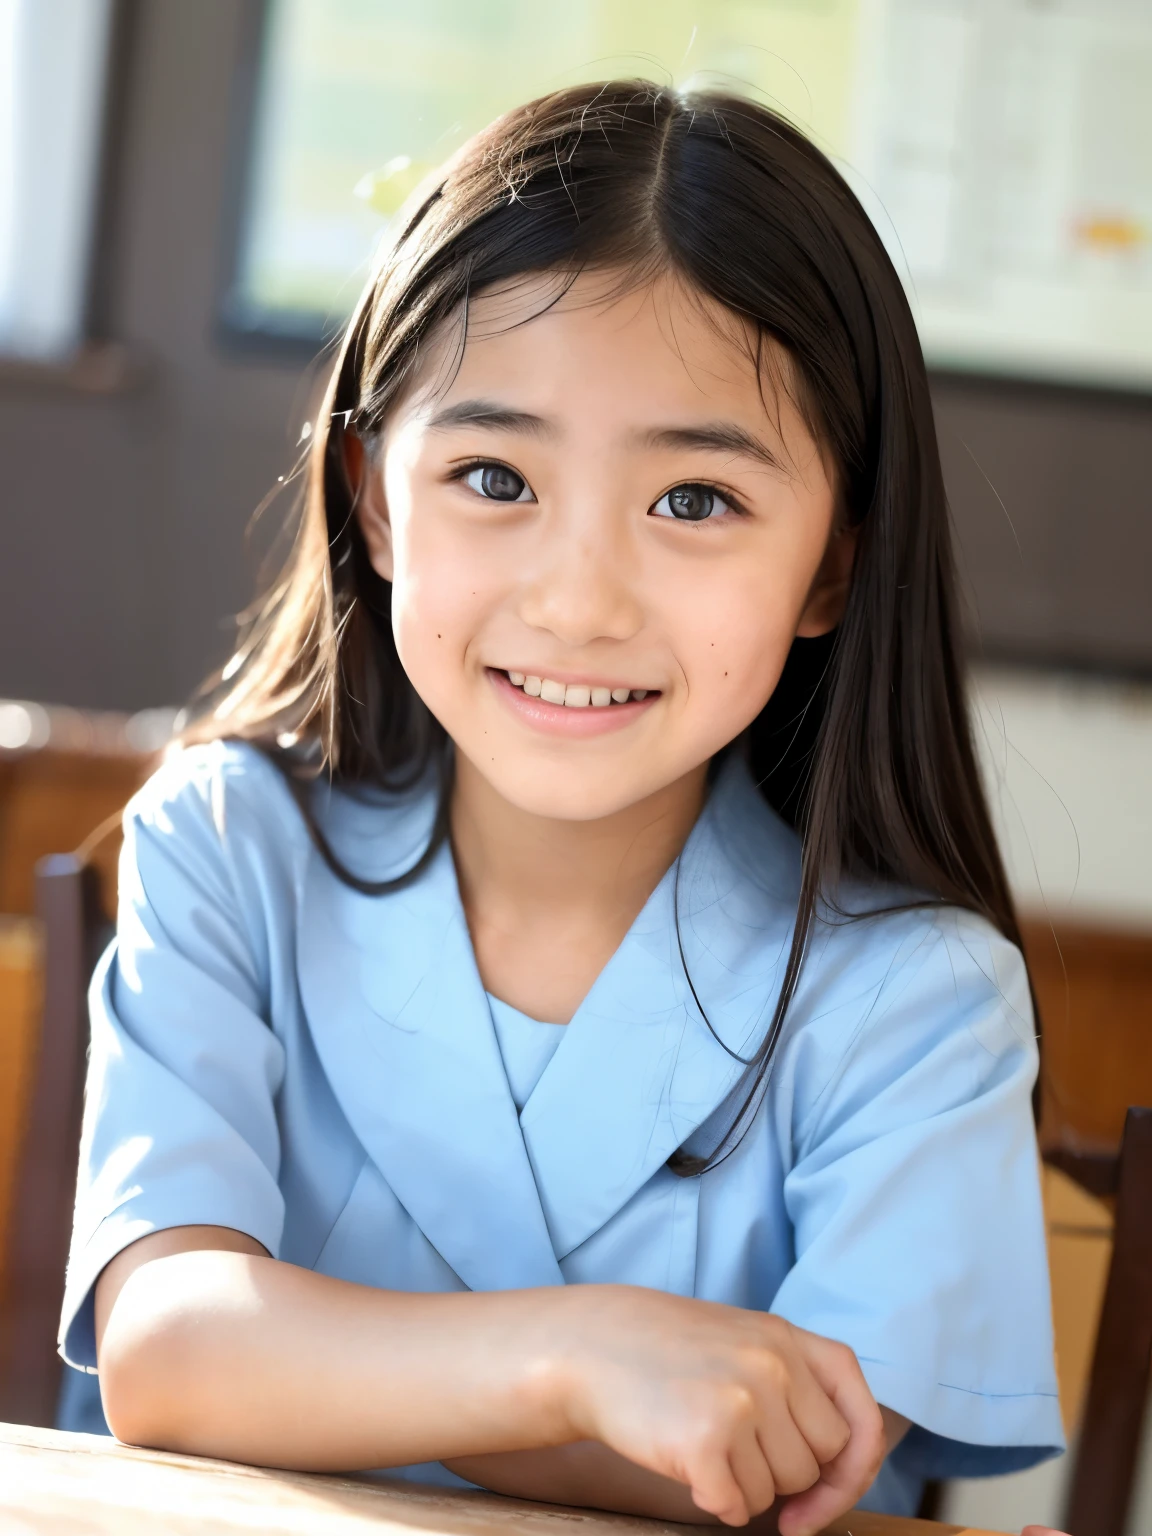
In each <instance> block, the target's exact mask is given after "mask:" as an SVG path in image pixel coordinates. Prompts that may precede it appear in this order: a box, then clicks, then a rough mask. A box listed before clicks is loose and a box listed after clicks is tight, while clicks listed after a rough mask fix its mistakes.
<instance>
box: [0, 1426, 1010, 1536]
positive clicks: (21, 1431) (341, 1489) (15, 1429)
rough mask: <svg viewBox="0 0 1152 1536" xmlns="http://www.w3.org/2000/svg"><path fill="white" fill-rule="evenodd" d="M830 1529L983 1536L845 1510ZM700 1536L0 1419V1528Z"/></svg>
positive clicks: (43, 1535) (838, 1535) (167, 1533)
mask: <svg viewBox="0 0 1152 1536" xmlns="http://www.w3.org/2000/svg"><path fill="white" fill-rule="evenodd" d="M829 1529H830V1531H831V1532H832V1533H833V1536H983V1533H974V1532H968V1531H966V1530H965V1529H964V1528H963V1527H961V1526H958V1525H934V1524H931V1523H929V1522H928V1521H925V1520H896V1519H889V1518H888V1517H886V1516H882V1515H865V1514H859V1513H857V1514H852V1515H849V1516H847V1517H845V1519H843V1520H840V1521H838V1522H837V1523H836V1524H835V1525H834V1526H832V1527H830V1528H829ZM241 1531H247V1532H253V1531H258V1532H261V1533H264V1536H361V1533H364V1532H368V1531H375V1532H376V1533H377V1536H381V1533H383V1532H388V1533H389V1536H410V1533H411V1536H416V1533H419V1532H424V1531H427V1532H431V1533H433V1536H497V1533H501V1532H508V1533H511V1536H686V1533H689V1532H691V1533H693V1536H700V1528H699V1527H698V1526H684V1525H669V1524H665V1523H663V1522H661V1521H656V1520H640V1519H637V1518H635V1517H633V1516H631V1515H605V1514H598V1513H596V1512H595V1511H593V1510H587V1509H565V1508H561V1507H560V1506H559V1505H553V1504H529V1503H526V1502H524V1501H522V1500H520V1499H503V1498H499V1497H497V1495H495V1494H490V1493H455V1492H448V1491H446V1490H444V1489H439V1488H421V1487H417V1486H416V1485H414V1484H412V1483H403V1482H400V1481H396V1482H392V1483H389V1484H381V1483H379V1482H372V1483H369V1482H366V1481H360V1480H358V1479H356V1478H347V1477H318V1476H315V1475H313V1474H311V1473H307V1472H273V1471H269V1470H268V1469H267V1468H264V1467H242V1466H238V1465H236V1464H235V1463H233V1462H229V1461H203V1460H201V1459H200V1458H199V1457H197V1456H174V1455H168V1454H167V1453H166V1452H162V1451H137V1450H132V1449H131V1448H130V1447H128V1446H124V1445H117V1444H116V1442H115V1441H112V1440H108V1439H107V1438H105V1437H104V1436H102V1435H68V1434H63V1433H61V1432H60V1431H59V1430H50V1429H28V1428H25V1427H24V1426H22V1425H19V1424H0V1532H2V1533H3V1536H65V1533H67V1536H144V1533H145V1532H147V1533H148V1536H208V1533H217V1536H225V1533H228V1532H241Z"/></svg>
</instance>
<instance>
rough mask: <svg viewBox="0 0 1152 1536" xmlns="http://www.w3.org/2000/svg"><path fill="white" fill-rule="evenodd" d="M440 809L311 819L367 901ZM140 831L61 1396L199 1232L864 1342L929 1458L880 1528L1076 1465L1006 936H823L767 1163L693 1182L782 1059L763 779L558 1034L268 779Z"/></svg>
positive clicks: (761, 1155)
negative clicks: (98, 1310) (121, 1256)
mask: <svg viewBox="0 0 1152 1536" xmlns="http://www.w3.org/2000/svg"><path fill="white" fill-rule="evenodd" d="M433 798H434V797H433V795H432V793H431V791H430V790H429V791H418V792H413V793H412V794H411V795H409V796H406V797H403V798H397V797H387V796H384V795H381V794H376V793H359V794H356V795H353V794H349V793H345V792H342V791H340V790H336V789H332V788H330V787H328V786H322V787H318V788H317V789H316V791H315V803H316V813H317V817H318V820H319V822H320V825H321V827H322V828H323V830H324V832H325V834H326V836H327V837H328V839H329V840H330V842H331V845H332V847H333V849H334V850H335V852H336V853H337V855H338V856H339V857H340V858H341V859H342V860H343V861H345V863H346V864H347V865H348V866H349V867H351V868H352V869H353V870H355V871H356V873H357V874H358V875H361V876H363V877H365V878H367V879H373V880H380V879H386V878H390V877H393V876H395V875H397V874H399V873H400V872H401V871H402V870H404V869H407V868H408V867H410V866H411V864H412V863H413V862H414V860H415V858H416V857H417V856H418V854H419V853H420V851H421V849H422V848H423V847H424V845H425V842H426V840H427V836H428V831H429V828H430V826H431V821H432V815H433V809H434V804H433ZM126 829H127V834H126V841H125V845H124V853H123V859H122V864H121V906H120V918H119V928H118V936H117V939H116V942H115V944H114V945H113V947H112V948H111V950H110V951H109V953H108V954H107V955H106V956H105V958H104V960H103V961H102V963H101V965H100V967H99V969H98V971H97V974H96V976H95V979H94V981H93V986H92V995H91V1005H92V1055H91V1063H90V1068H89V1079H88V1094H87V1105H86V1114H85V1123H84V1134H83V1142H82V1147H81V1163H80V1179H79V1189H78V1195H77V1205H76V1221H75V1231H74V1237H73V1244H72V1253H71V1259H70V1263H69V1269H68V1286H67V1295H66V1299H65V1304H64V1316H63V1321H62V1326H61V1351H62V1353H63V1355H64V1357H65V1359H66V1360H68V1361H69V1362H70V1363H72V1364H74V1365H77V1366H80V1367H83V1368H87V1369H92V1368H93V1367H94V1365H95V1352H94V1338H93V1305H92V1290H93V1286H94V1284H95V1281H96V1279H97V1277H98V1275H99V1273H100V1271H101V1270H102V1269H103V1267H104V1266H105V1265H106V1264H107V1263H108V1262H109V1260H110V1259H111V1258H113V1257H114V1255H115V1254H117V1253H118V1252H119V1251H120V1250H121V1249H122V1248H124V1247H125V1246H126V1245H127V1244H129V1243H131V1242H133V1241H134V1240H135V1239H137V1238H139V1237H142V1236H143V1235H144V1234H146V1233H148V1232H153V1231H156V1230H159V1229H162V1228H166V1227H173V1226H181V1225H187V1224H198V1223H209V1224H212V1225H217V1226H224V1227H232V1228H235V1229H237V1230H238V1231H241V1232H246V1233H248V1234H249V1235H250V1236H251V1237H253V1238H255V1239H256V1240H257V1241H258V1242H260V1243H262V1244H263V1245H264V1247H265V1248H267V1249H268V1251H269V1252H270V1253H271V1254H273V1255H274V1256H276V1257H278V1258H281V1259H285V1260H287V1261H289V1262H290V1263H293V1264H299V1265H304V1266H306V1267H308V1268H311V1269H315V1270H317V1271H319V1272H321V1273H324V1274H329V1275H334V1276H339V1277H340V1278H342V1279H345V1280H350V1281H356V1282H359V1283H360V1284H363V1285H374V1286H380V1287H385V1288H389V1289H397V1290H407V1291H422V1292H433V1291H460V1290H465V1289H472V1290H492V1289H505V1288H512V1287H523V1286H542V1285H564V1284H574V1283H594V1282H605V1281H619V1282H627V1283H630V1284H634V1285H641V1286H650V1287H655V1288H658V1289H661V1290H667V1291H672V1292H676V1293H677V1294H680V1295H683V1296H698V1297H703V1298H707V1299H709V1300H712V1301H719V1302H728V1303H731V1304H733V1305H736V1306H741V1307H751V1308H758V1309H761V1310H768V1311H772V1312H775V1313H778V1314H780V1315H781V1316H783V1317H786V1318H788V1319H790V1320H791V1321H792V1322H793V1323H796V1324H798V1325H799V1326H801V1327H804V1328H807V1329H811V1330H813V1331H814V1332H816V1333H820V1334H824V1335H826V1336H828V1337H831V1338H835V1339H840V1340H843V1341H845V1342H846V1343H848V1344H849V1345H851V1346H852V1348H853V1349H854V1350H855V1351H856V1354H857V1355H858V1357H859V1359H860V1363H861V1366H862V1368H863V1370H864V1373H865V1375H866V1377H867V1378H868V1381H869V1384H870V1386H871V1388H872V1391H873V1392H874V1394H875V1396H876V1398H877V1400H878V1401H880V1402H881V1403H884V1404H886V1405H887V1406H889V1407H891V1408H893V1409H895V1410H897V1411H898V1412H900V1413H903V1414H905V1415H907V1416H908V1417H909V1418H910V1419H911V1420H912V1423H913V1428H912V1429H911V1431H910V1432H909V1434H908V1436H907V1437H906V1439H905V1440H904V1441H903V1442H902V1444H901V1445H900V1446H899V1447H898V1448H897V1450H896V1452H895V1453H894V1454H893V1455H892V1456H891V1457H890V1458H889V1460H888V1462H887V1463H886V1465H885V1468H884V1470H883V1471H882V1472H881V1475H880V1477H879V1479H878V1480H877V1483H876V1484H875V1485H874V1487H873V1489H872V1490H871V1492H870V1494H869V1495H868V1497H867V1499H866V1500H865V1503H866V1505H867V1506H868V1507H873V1508H880V1509H886V1510H888V1511H890V1512H907V1511H908V1510H909V1508H910V1507H911V1506H912V1505H913V1504H914V1502H915V1498H916V1490H917V1488H918V1486H919V1484H920V1482H921V1481H922V1480H923V1478H925V1477H949V1476H961V1475H965V1476H967V1475H980V1474H990V1473H999V1472H1007V1471H1011V1470H1014V1469H1017V1468H1021V1467H1025V1466H1028V1465H1030V1464H1032V1463H1034V1462H1036V1461H1039V1460H1041V1459H1043V1458H1045V1457H1047V1456H1051V1455H1053V1454H1055V1453H1056V1452H1057V1451H1059V1450H1060V1449H1061V1448H1062V1445H1063V1439H1062V1433H1061V1427H1060V1416H1059V1412H1058V1405H1057V1396H1056V1382H1055V1376H1054V1369H1053V1352H1052V1338H1051V1325H1050V1318H1049V1304H1048V1276H1047V1268H1046V1263H1045V1246H1044V1226H1043V1218H1042V1212H1041V1203H1040V1192H1039V1179H1038V1167H1037V1158H1036V1148H1035V1141H1034V1135H1033V1128H1032V1117H1031V1109H1030V1092H1031V1088H1032V1084H1033V1081H1034V1078H1035V1075H1036V1068H1037V1052H1036V1043H1035V1038H1034V1030H1033V1022H1032V1014H1031V1008H1030V1003H1029V994H1028V988H1027V982H1026V977H1025V972H1024V967H1023V964H1022V961H1021V958H1020V955H1019V953H1018V952H1017V950H1016V949H1015V948H1013V947H1012V946H1011V945H1010V944H1008V943H1007V942H1006V941H1005V940H1004V939H1003V938H1001V937H1000V936H999V935H998V934H997V933H996V932H995V931H994V930H993V929H992V928H991V927H990V926H989V925H988V924H987V923H986V922H984V921H982V920H980V919H978V918H975V917H973V916H971V915H969V914H965V913H962V912H959V911H956V910H954V909H943V910H941V909H938V908H937V909H931V908H924V907H921V908H918V909H916V910H913V911H904V912H899V913H889V914H887V915H872V916H863V917H859V918H857V919H854V920H852V921H843V920H836V921H830V920H822V921H821V922H820V923H819V924H818V925H817V929H816V931H815V933H814V935H813V940H812V944H811V947H810V952H809V956H808V959H807V961H806V963H805V967H804V971H803V973H802V979H801V983H800V986H799V988H798V991H797V994H796V997H795V1000H794V1001H793V1003H792V1005H791V1007H790V1009H789V1012H788V1016H787V1020H786V1024H785V1028H784V1031H783V1034H782V1036H781V1039H780V1041H779V1043H778V1045H777V1048H776V1053H775V1057H774V1061H773V1066H772V1070H771V1075H770V1078H769V1081H768V1085H767V1090H766V1093H765V1095H764V1098H763V1101H762V1103H761V1104H760V1107H759V1109H758V1110H757V1112H756V1114H755V1118H754V1120H753V1121H752V1123H751V1126H750V1128H749V1129H748V1131H747V1132H746V1134H745V1135H744V1136H743V1139H742V1140H741V1141H740V1142H739V1145H738V1146H737V1148H736V1150H735V1151H734V1152H733V1153H732V1154H731V1155H730V1156H729V1157H727V1158H726V1159H725V1160H724V1161H723V1162H721V1163H719V1164H718V1165H717V1166H716V1167H714V1168H712V1169H710V1170H709V1171H708V1172H706V1173H704V1174H703V1175H702V1176H699V1177H696V1178H688V1179H684V1178H680V1177H678V1176H677V1175H676V1174H674V1173H673V1172H672V1171H671V1170H670V1169H669V1168H668V1167H667V1166H666V1165H667V1161H668V1158H669V1157H670V1156H671V1154H672V1153H674V1152H675V1151H676V1149H677V1148H679V1147H681V1146H684V1145H687V1146H688V1147H689V1149H691V1150H695V1149H697V1148H707V1147H709V1146H710V1145H712V1144H713V1143H714V1141H715V1138H716V1135H717V1134H718V1130H719V1129H720V1128H722V1127H723V1125H724V1124H725V1123H727V1122H726V1120H725V1116H726V1115H727V1114H730V1112H731V1108H732V1103H731V1099H730V1095H731V1094H732V1092H733V1089H734V1086H735V1085H736V1083H737V1081H738V1079H739V1076H740V1073H741V1070H742V1069H741V1066H740V1063H739V1062H738V1061H736V1060H735V1059H734V1056H733V1055H732V1054H731V1053H732V1052H735V1053H738V1054H741V1055H747V1054H749V1052H750V1051H752V1050H753V1049H754V1048H755V1045H756V1043H757V1041H758V1040H759V1039H760V1038H762V1036H763V1033H764V1031H765V1029H766V1028H767V1025H768V1022H769V1020H770V1018H771V1015H772V1007H773V1003H774V999H775V995H776V992H777V990H778V988H779V985H780V982H781V978H782V976H783V971H784V965H785V961H786V957H787V953H788V946H789V942H790V939H791V933H792V927H793V923H794V920H795V913H796V901H797V893H798V885H799V872H800V850H799V843H798V839H797V837H796V835H795V834H794V832H793V831H792V830H791V829H790V828H789V827H787V826H786V825H785V824H784V823H783V822H782V821H781V820H780V819H779V818H778V817H777V816H776V815H775V814H774V813H773V812H772V811H771V809H770V808H769V807H768V806H767V805H766V804H765V802H764V801H763V799H762V798H761V796H760V795H759V793H758V792H757V790H756V789H755V786H754V785H753V784H752V782H751V780H750V778H749V776H748V772H747V769H746V768H745V766H744V764H743V762H742V761H741V759H740V758H739V756H737V755H736V754H732V755H730V756H729V759H728V760H727V762H726V763H725V764H724V766H723V767H722V769H721V770H720V772H719V774H718V775H717V778H716V782H715V783H714V785H713V787H712V790H711V792H710V795H709V798H708V801H707V804H706V806H705V808H704V810H703V812H702V813H701V816H700V818H699V820H698V822H697V824H696V826H695V828H694V829H693V831H692V833H691V836H690V837H689V839H688V842H687V844H686V846H685V848H684V851H683V853H682V855H681V858H680V860H679V873H678V875H677V872H676V866H673V869H672V870H670V871H669V872H668V874H667V875H666V876H665V877H664V879H663V880H662V881H661V882H660V884H659V885H658V886H657V888H656V890H655V891H654V892H653V893H652V895H651V897H650V898H649V900H648V902H647V903H646V905H645V906H644V908H643V910H642V911H641V913H640V915H639V916H638V917H637V919H636V921H635V922H634V923H633V925H632V928H631V930H630V931H629V933H628V934H627V936H626V937H625V939H624V941H623V943H622V944H621V946H620V948H619V950H618V951H617V952H616V954H615V955H614V956H613V958H612V959H611V960H610V961H609V962H608V964H607V966H606V967H605V969H604V971H603V972H602V973H601V974H600V976H599V977H598V978H597V980H596V981H595V983H594V984H593V986H592V988H591V990H590V992H589V993H588V995H587V997H586V998H585V999H584V1001H583V1002H582V1003H581V1005H580V1007H579V1008H578V1010H577V1012H576V1014H575V1016H574V1017H573V1019H572V1020H571V1022H570V1023H569V1024H568V1025H567V1026H556V1025H547V1024H541V1023H539V1022H537V1021H534V1020H531V1019H528V1018H526V1017H525V1016H524V1015H523V1014H520V1013H518V1012H517V1011H516V1010H515V1009H513V1008H510V1007H509V1006H508V1005H507V1004H505V1003H502V1002H501V1001H499V1000H498V999H494V998H490V997H489V996H488V995H487V994H486V993H485V990H484V986H483V983H482V981H481V979H480V976H479V973H478V971H477V968H476V963H475V958H474V956H473V952H472V947H471V943H470V940H469V935H468V929H467V925H466V922H465V918H464V913H463V910H462V907H461V902H460V897H459V892H458V888H457V883H456V877H455V871H454V867H453V862H452V857H451V852H450V850H449V849H448V848H447V847H444V848H442V849H441V850H440V852H439V853H438V854H437V856H436V857H435V859H434V860H433V861H432V863H431V866H430V867H429V868H428V870H427V871H426V873H424V874H423V875H422V876H421V877H420V878H419V879H418V880H417V881H415V883H413V884H412V885H410V886H408V887H406V888H404V889H401V890H399V891H396V892H394V893H392V894H389V895H386V896H367V895H363V894H360V893H359V892H357V891H356V890H354V889H353V888H351V887H350V886H349V885H348V884H347V883H345V882H342V881H340V880H339V879H338V878H337V877H336V876H335V875H334V874H333V873H332V872H331V871H330V870H329V868H328V867H327V866H326V864H325V863H324V861H323V860H322V859H321V858H320V856H319V854H318V853H317V851H316V849H315V847H314V846H313V844H312V842H311V840H310V838H309V836H308V833H307V831H306V829H305V826H304V824H303V822H302V819H301V817H300V815H299V813H298V811H297V809H296V807H295V805H294V804H293V802H292V800H291V797H290V795H289V794H288V792H287V790H286V788H285V786H284V784H283V782H282V780H281V778H280V777H279V775H278V773H277V772H276V770H275V769H274V768H273V767H272V766H271V765H270V764H269V763H268V762H267V761H266V760H265V759H264V758H262V757H261V756H260V755H259V754H258V753H257V752H255V751H254V750H252V749H250V748H246V747H242V746H236V745H230V744H220V743H217V744H214V745H212V746H208V747H204V748H196V749H192V750H189V751H187V752H185V753H183V754H182V755H180V756H178V757H177V758H175V759H174V760H173V761H171V762H170V763H168V764H167V765H166V766H165V767H164V768H162V769H161V771H160V772H159V773H158V774H157V775H156V776H155V777H154V778H153V779H152V780H151V782H150V783H149V784H148V785H147V786H146V787H145V788H144V789H143V790H142V791H141V793H140V794H139V795H138V796H137V797H136V799H135V800H134V801H133V803H132V805H131V806H130V808H129V811H128V814H127V817H126ZM846 894H847V899H848V901H849V903H850V904H851V903H853V902H855V904H856V906H857V907H858V908H859V909H860V910H861V911H864V910H867V909H868V908H869V907H872V908H874V907H875V906H876V905H878V904H879V903H880V901H881V899H882V898H883V897H885V896H889V897H890V896H891V893H885V892H879V893H878V892H876V891H875V890H873V891H869V892H857V893H855V894H853V893H852V892H848V893H846ZM674 900H675V903H676V912H677V913H678V918H679V935H680V942H682V944H683V951H684V960H683V963H682V961H681V956H680V950H679V945H678V940H677V924H676V920H675V916H676V914H674V909H673V904H674ZM685 965H686V967H687V973H688V975H689V976H690V977H691V981H692V984H693V985H694V987H695V991H696V994H697V995H698V997H699V999H700V1001H701V1003H702V1004H703V1007H704V1010H705V1011H706V1014H707V1022H706V1021H705V1019H704V1018H703V1017H702V1016H701V1012H700V1010H699V1008H698V1007H697V1006H696V1004H695V1003H694V1001H693V997H692V992H691V990H690V987H689V983H688V980H687V978H686V975H685ZM725 1047H727V1049H726V1048H725ZM407 1475H411V1476H415V1477H419V1478H425V1479H430V1480H436V1481H440V1482H445V1483H453V1484H459V1482H460V1479H458V1478H455V1477H454V1476H453V1475H452V1474H451V1473H449V1472H447V1470H446V1469H444V1468H442V1467H440V1466H439V1465H437V1464H432V1465H429V1466H424V1467H419V1468H412V1469H407Z"/></svg>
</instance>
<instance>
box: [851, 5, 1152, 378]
mask: <svg viewBox="0 0 1152 1536" xmlns="http://www.w3.org/2000/svg"><path fill="white" fill-rule="evenodd" d="M860 21H861V27H860V46H859V49H858V67H857V77H856V107H855V122H854V125H853V135H852V139H853V142H852V143H851V144H850V146H849V147H848V158H849V160H850V161H851V162H852V164H853V166H854V167H855V169H856V171H857V173H858V175H859V176H860V177H861V178H862V179H863V181H864V183H865V184H866V186H867V187H869V188H870V189H871V191H872V193H873V195H874V197H875V199H876V201H877V203H878V204H879V205H880V207H879V211H877V209H875V208H873V210H872V211H873V213H874V216H876V217H877V223H878V224H879V225H880V227H881V229H882V231H883V233H884V234H885V238H886V240H887V242H888V244H889V246H890V248H891V249H892V253H893V256H894V258H895V259H896V261H897V263H898V264H899V265H900V266H901V268H902V270H903V271H904V273H905V275H906V280H907V281H908V282H909V286H910V289H911V292H912V296H913V302H914V304H915V307H916V309H917V318H918V320H919V323H920V327H921V333H922V337H923V341H924V345H925V350H926V351H927V352H928V354H929V357H930V359H931V360H932V361H933V362H934V363H936V364H937V365H941V366H952V367H958V368H977V369H980V370H983V371H988V370H993V371H1006V372H1011V373H1025V374H1034V375H1039V376H1048V377H1060V378H1065V379H1080V380H1084V381H1088V382H1100V383H1115V384H1126V383H1127V384H1134V385H1143V386H1145V387H1147V386H1149V385H1152V3H1150V0H868V3H866V4H865V5H862V8H861V15H860ZM865 196H867V194H865Z"/></svg>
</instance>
